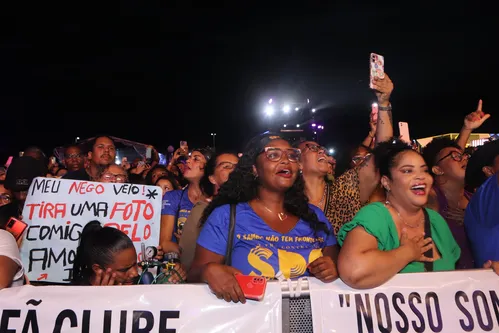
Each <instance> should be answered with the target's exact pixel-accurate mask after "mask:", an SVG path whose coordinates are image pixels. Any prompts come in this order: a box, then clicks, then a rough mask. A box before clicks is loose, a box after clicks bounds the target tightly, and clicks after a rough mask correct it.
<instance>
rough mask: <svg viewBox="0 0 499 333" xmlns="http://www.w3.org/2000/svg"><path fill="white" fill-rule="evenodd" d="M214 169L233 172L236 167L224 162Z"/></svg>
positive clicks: (233, 164)
mask: <svg viewBox="0 0 499 333" xmlns="http://www.w3.org/2000/svg"><path fill="white" fill-rule="evenodd" d="M216 167H217V168H218V167H222V169H224V170H233V169H234V168H235V167H236V163H232V162H229V161H225V162H220V163H218V164H217V166H216Z"/></svg>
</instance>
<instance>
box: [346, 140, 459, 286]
mask: <svg viewBox="0 0 499 333" xmlns="http://www.w3.org/2000/svg"><path fill="white" fill-rule="evenodd" d="M375 156H376V162H377V167H378V169H379V172H380V175H381V183H382V185H383V187H384V189H385V191H386V198H387V200H386V202H385V203H384V204H383V203H379V202H377V203H373V204H370V205H368V206H366V207H364V208H362V209H361V210H360V211H359V213H358V214H357V215H356V216H355V217H354V219H353V220H352V221H351V222H349V223H347V224H345V225H344V226H343V228H341V230H340V231H339V233H338V242H339V243H340V245H342V248H341V252H340V255H339V258H338V270H339V273H340V277H341V279H342V280H343V281H344V282H345V283H346V284H348V285H350V286H351V287H353V288H357V289H362V288H374V287H377V286H379V285H381V284H383V283H385V282H386V281H388V280H389V279H390V278H392V277H393V276H394V275H395V274H397V273H399V272H400V273H410V272H424V271H433V270H434V271H446V270H453V269H455V264H456V261H457V260H458V259H459V256H460V254H461V250H460V248H459V246H458V245H457V243H456V241H455V240H454V237H453V236H452V233H451V231H450V229H449V227H448V226H447V223H446V222H445V220H444V219H443V218H442V217H441V216H440V215H439V214H438V213H437V212H435V211H433V210H431V209H424V208H423V207H424V206H425V205H426V203H427V202H428V195H429V192H430V190H431V186H432V184H433V179H432V177H431V175H430V174H429V172H428V167H427V166H426V163H425V161H424V159H423V157H422V156H421V155H420V154H419V153H418V152H416V151H414V150H412V148H411V147H410V146H408V145H407V144H405V143H404V142H402V141H399V140H398V139H394V140H390V141H388V142H381V143H379V145H378V147H377V148H376V150H375Z"/></svg>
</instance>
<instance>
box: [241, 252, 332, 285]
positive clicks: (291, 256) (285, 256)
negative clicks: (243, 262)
mask: <svg viewBox="0 0 499 333" xmlns="http://www.w3.org/2000/svg"><path fill="white" fill-rule="evenodd" d="M275 250H277V260H278V262H279V266H278V267H279V269H280V271H281V272H282V274H283V275H284V277H285V278H287V279H292V278H296V277H299V276H303V275H304V274H305V272H306V270H307V266H308V264H310V263H311V262H313V261H314V260H316V259H317V258H320V257H322V249H312V250H311V251H310V253H309V255H308V261H307V259H305V257H304V256H302V254H300V253H297V252H289V251H286V250H282V249H275V248H274V249H271V248H266V247H261V246H260V245H258V246H256V247H254V248H252V249H251V250H250V252H249V253H248V264H249V265H250V266H251V267H253V268H254V269H256V270H257V271H251V272H250V275H256V276H265V277H269V278H274V277H275V274H276V271H275V270H274V268H273V267H272V265H271V264H270V263H269V261H270V260H272V259H273V258H272V257H273V256H274V253H275ZM303 255H306V252H305V253H303Z"/></svg>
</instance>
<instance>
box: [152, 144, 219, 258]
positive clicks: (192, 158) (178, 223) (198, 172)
mask: <svg viewBox="0 0 499 333" xmlns="http://www.w3.org/2000/svg"><path fill="white" fill-rule="evenodd" d="M210 158H211V151H210V150H209V149H206V148H202V149H194V150H193V151H192V152H191V154H190V155H189V158H188V159H187V163H186V166H185V171H184V178H185V179H186V180H187V181H188V182H189V185H188V186H187V187H185V188H184V189H183V190H175V191H170V192H167V193H166V194H165V195H164V197H163V204H162V208H161V231H160V235H159V243H160V245H161V246H162V248H163V250H164V251H165V252H178V253H180V249H179V247H178V241H179V238H180V237H181V235H182V228H183V226H184V223H185V221H186V220H187V217H188V216H189V214H190V213H191V209H192V207H194V203H196V202H198V201H203V200H205V198H206V195H205V194H204V193H203V191H202V189H201V187H200V186H199V182H200V181H201V178H202V177H203V175H204V168H205V167H206V163H207V162H208V160H209V159H210Z"/></svg>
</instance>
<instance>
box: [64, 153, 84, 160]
mask: <svg viewBox="0 0 499 333" xmlns="http://www.w3.org/2000/svg"><path fill="white" fill-rule="evenodd" d="M82 156H83V155H82V154H69V155H64V158H66V159H68V160H69V159H72V158H75V159H77V158H82Z"/></svg>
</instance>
